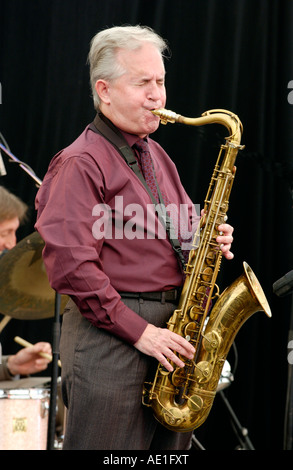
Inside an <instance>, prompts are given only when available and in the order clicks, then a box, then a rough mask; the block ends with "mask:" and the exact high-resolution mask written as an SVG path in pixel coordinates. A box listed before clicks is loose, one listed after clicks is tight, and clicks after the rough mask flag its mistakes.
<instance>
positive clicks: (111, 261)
mask: <svg viewBox="0 0 293 470" xmlns="http://www.w3.org/2000/svg"><path fill="white" fill-rule="evenodd" d="M166 50H167V46H166V43H165V42H164V41H163V40H162V38H160V37H159V36H158V35H157V34H156V33H154V32H153V31H152V30H151V29H150V28H145V27H140V26H137V27H113V28H109V29H107V30H104V31H101V32H100V33H98V34H97V35H96V36H95V37H94V38H93V40H92V43H91V49H90V53H89V64H90V76H91V86H92V92H93V98H94V106H95V109H96V111H97V113H98V114H97V120H95V121H94V123H91V124H90V125H89V126H87V127H86V129H85V130H84V132H83V133H82V134H81V135H80V136H79V137H78V138H77V140H76V141H75V142H73V143H72V144H71V145H70V146H69V147H68V148H66V149H64V150H63V151H61V152H60V153H59V154H57V155H56V156H55V157H54V158H53V160H52V161H51V163H50V166H49V169H48V172H47V174H46V176H45V178H44V181H43V184H42V186H41V188H40V190H39V192H38V195H37V200H36V205H37V209H38V219H37V223H36V229H37V230H38V231H39V233H40V235H41V237H42V238H43V239H44V241H45V249H44V254H43V256H44V262H45V265H46V269H47V273H48V277H49V281H50V283H51V285H52V287H53V288H54V289H56V291H58V292H59V293H62V294H67V295H69V296H70V297H71V300H70V301H69V303H68V305H67V307H66V309H65V312H64V314H63V323H62V334H61V344H60V353H61V361H62V390H63V397H64V402H65V405H66V407H67V408H68V414H67V425H66V434H65V439H64V449H104V450H113V449H120V450H121V449H123V450H126V449H132V450H134V449H140V450H145V449H153V450H155V449H160V450H165V449H173V450H182V449H188V448H189V447H190V441H191V434H190V433H176V432H174V431H170V430H168V429H166V428H165V427H163V426H161V425H160V424H159V423H158V422H157V421H156V420H155V419H154V417H153V415H152V411H151V410H150V409H148V408H147V407H143V406H142V404H141V401H142V399H141V397H142V388H143V383H144V381H145V380H146V377H147V376H148V375H149V374H151V373H153V371H154V370H155V369H156V366H157V363H158V362H157V361H159V362H160V363H161V364H162V365H163V366H164V367H166V369H168V370H171V369H172V366H171V364H170V360H171V361H173V362H174V364H176V365H177V366H179V367H183V366H184V362H183V361H182V360H181V359H180V358H179V357H178V356H177V355H176V354H174V351H175V352H177V353H179V354H180V355H182V356H184V357H187V358H190V359H191V358H192V357H193V355H194V348H193V346H192V345H191V344H190V343H189V342H188V341H187V340H186V339H184V338H183V337H182V336H180V335H177V334H175V333H173V332H172V331H170V330H168V329H167V328H165V326H166V322H167V321H168V319H169V317H170V315H171V313H172V311H173V310H174V308H176V303H177V302H178V299H179V295H180V294H179V292H180V288H181V286H182V283H183V277H184V273H183V271H182V269H181V266H180V264H179V262H178V259H177V256H176V251H175V250H174V247H173V246H172V245H171V243H170V240H169V237H168V236H162V232H160V236H159V234H158V231H159V230H161V228H162V227H161V226H160V221H158V220H156V223H157V225H156V226H155V224H153V225H152V228H153V227H154V226H155V235H154V233H153V232H152V230H149V227H148V222H149V221H150V220H152V221H153V219H151V217H152V216H153V214H150V213H149V211H150V207H153V206H154V204H153V201H154V200H157V199H156V198H157V196H158V194H157V193H158V192H159V193H160V194H161V196H162V198H163V200H164V202H165V204H167V205H169V204H170V205H172V207H174V206H175V207H177V208H178V211H179V208H180V207H181V206H184V207H188V224H189V229H190V227H192V226H194V218H195V217H194V210H193V204H192V202H191V201H190V199H189V197H188V195H187V194H186V192H185V190H184V188H183V187H182V184H181V182H180V178H179V176H178V173H177V170H176V168H175V165H174V164H173V162H172V161H171V159H170V158H169V157H168V156H167V154H166V153H165V151H164V150H163V149H162V148H161V147H160V146H159V145H158V143H156V142H155V141H154V140H153V139H151V138H150V137H149V135H150V134H152V133H153V132H155V131H156V130H157V128H158V126H159V118H158V117H157V116H155V115H154V114H153V113H152V110H154V109H158V108H163V107H164V106H165V102H166V91H165V67H164V53H165V51H166ZM105 127H106V128H107V132H108V129H109V128H110V129H111V131H113V132H114V133H115V134H118V135H119V138H120V139H121V138H122V139H123V141H124V142H125V144H124V148H125V147H127V148H129V149H132V150H131V151H130V154H131V155H130V160H131V159H132V161H131V164H129V161H128V160H125V159H124V158H123V156H122V155H121V152H120V151H118V149H117V146H114V145H112V142H111V141H109V139H108V138H106V137H105V135H103V131H102V130H103V129H104V128H105ZM101 129H102V130H101ZM142 141H143V142H142ZM145 143H147V144H148V149H149V150H148V149H146V150H145V149H142V150H141V146H144V145H145ZM119 148H120V147H119ZM121 149H122V150H123V145H122V146H121ZM122 150H121V151H122ZM148 151H150V154H151V157H152V163H151V164H152V165H153V167H154V171H155V176H156V180H153V179H152V178H153V176H152V175H151V174H150V173H151V172H152V167H151V166H147V168H146V169H145V170H144V163H143V159H144V157H147V156H148V157H149V154H148ZM123 155H124V154H123ZM128 156H129V153H128ZM145 160H146V158H145V159H144V161H145ZM148 163H149V164H150V162H149V161H148ZM146 165H147V163H146ZM133 168H135V169H138V170H137V173H136V172H135V171H134V169H133ZM143 171H145V173H144V180H141V179H140V176H141V174H143ZM138 175H139V177H138ZM150 180H151V181H152V182H150V183H148V188H147V187H146V185H145V184H144V182H146V181H148V182H149V181H150ZM152 189H154V192H152ZM156 190H157V193H156V194H155V191H156ZM160 201H161V199H160V198H159V203H160ZM135 211H136V215H138V213H139V212H140V213H139V218H138V217H137V218H135V222H136V223H134V222H133V220H134V218H133V212H135ZM105 214H106V216H107V217H106V216H105ZM101 221H102V222H103V223H101ZM138 225H139V228H138ZM97 228H99V229H100V231H99V230H97ZM218 229H219V236H218V237H217V242H218V243H219V246H220V249H221V250H222V252H223V255H224V256H225V257H226V258H227V259H231V258H233V254H232V253H231V251H230V248H231V243H232V241H233V237H232V233H233V228H232V227H231V226H230V225H228V224H226V223H225V224H222V225H221V226H219V227H218ZM177 232H178V231H177ZM220 232H221V233H220Z"/></svg>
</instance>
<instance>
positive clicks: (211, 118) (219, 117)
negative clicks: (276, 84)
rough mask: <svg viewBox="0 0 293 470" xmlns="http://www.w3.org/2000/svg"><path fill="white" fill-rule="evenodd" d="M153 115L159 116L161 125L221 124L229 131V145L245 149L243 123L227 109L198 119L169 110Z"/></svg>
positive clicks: (155, 111)
mask: <svg viewBox="0 0 293 470" xmlns="http://www.w3.org/2000/svg"><path fill="white" fill-rule="evenodd" d="M152 113H153V114H155V115H156V116H159V118H160V120H161V124H167V123H168V122H170V123H175V122H179V123H181V124H186V125H189V126H204V125H206V124H221V125H223V126H225V127H226V128H227V129H228V131H229V136H228V137H226V141H227V144H228V145H230V146H232V147H234V148H238V149H240V150H241V149H242V148H244V146H242V145H240V142H241V136H242V132H243V127H242V123H241V121H240V119H239V117H238V116H237V115H236V114H234V113H232V112H231V111H227V110H225V109H211V110H209V111H206V112H205V113H203V114H202V115H201V116H200V117H197V118H190V117H185V116H182V115H181V114H176V113H174V112H173V111H170V110H168V109H154V110H153V111H152Z"/></svg>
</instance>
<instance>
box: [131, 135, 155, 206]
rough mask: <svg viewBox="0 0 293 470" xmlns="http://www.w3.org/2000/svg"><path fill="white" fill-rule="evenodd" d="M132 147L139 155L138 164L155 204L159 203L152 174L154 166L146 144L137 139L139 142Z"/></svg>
mask: <svg viewBox="0 0 293 470" xmlns="http://www.w3.org/2000/svg"><path fill="white" fill-rule="evenodd" d="M134 147H135V148H136V149H137V150H138V152H139V155H140V164H141V169H142V172H143V175H144V178H145V181H146V183H147V185H148V187H149V189H150V190H151V192H152V194H153V196H154V198H155V199H156V201H157V202H159V195H158V190H157V184H156V180H155V174H154V166H153V162H152V157H151V153H150V149H149V146H148V143H147V142H146V141H145V140H143V139H139V141H137V142H136V144H134Z"/></svg>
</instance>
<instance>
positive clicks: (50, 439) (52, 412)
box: [47, 292, 61, 450]
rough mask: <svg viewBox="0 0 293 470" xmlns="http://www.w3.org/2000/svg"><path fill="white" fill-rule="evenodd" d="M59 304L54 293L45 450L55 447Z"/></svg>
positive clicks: (57, 295)
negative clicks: (49, 390) (49, 391)
mask: <svg viewBox="0 0 293 470" xmlns="http://www.w3.org/2000/svg"><path fill="white" fill-rule="evenodd" d="M60 304H61V296H60V294H58V292H56V293H55V318H54V324H53V338H52V374H51V393H50V407H49V418H48V434H47V450H54V449H55V430H56V409H57V379H58V359H59V341H60Z"/></svg>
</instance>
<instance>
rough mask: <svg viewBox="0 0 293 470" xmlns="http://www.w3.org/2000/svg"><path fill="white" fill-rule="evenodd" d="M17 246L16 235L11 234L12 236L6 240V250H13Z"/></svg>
mask: <svg viewBox="0 0 293 470" xmlns="http://www.w3.org/2000/svg"><path fill="white" fill-rule="evenodd" d="M15 245H16V235H15V234H11V235H8V237H7V238H6V239H5V242H4V248H6V250H11V249H12V248H14V247H15Z"/></svg>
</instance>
